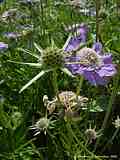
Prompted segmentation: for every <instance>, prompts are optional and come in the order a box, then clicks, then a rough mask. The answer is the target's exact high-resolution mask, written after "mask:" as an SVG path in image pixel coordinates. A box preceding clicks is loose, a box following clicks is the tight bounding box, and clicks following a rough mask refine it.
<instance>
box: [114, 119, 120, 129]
mask: <svg viewBox="0 0 120 160" xmlns="http://www.w3.org/2000/svg"><path fill="white" fill-rule="evenodd" d="M113 124H114V125H115V128H120V118H119V116H117V119H116V120H115V122H113Z"/></svg>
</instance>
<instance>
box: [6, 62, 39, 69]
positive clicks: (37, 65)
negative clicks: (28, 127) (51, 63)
mask: <svg viewBox="0 0 120 160" xmlns="http://www.w3.org/2000/svg"><path fill="white" fill-rule="evenodd" d="M8 62H11V63H16V64H23V65H29V66H32V67H38V68H40V67H41V66H42V64H40V63H24V62H16V61H11V60H8Z"/></svg>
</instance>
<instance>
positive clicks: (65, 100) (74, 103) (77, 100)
mask: <svg viewBox="0 0 120 160" xmlns="http://www.w3.org/2000/svg"><path fill="white" fill-rule="evenodd" d="M59 100H60V102H61V103H62V104H63V105H64V106H65V108H69V107H70V108H73V109H75V108H77V107H83V106H85V105H86V102H87V101H88V98H87V97H83V96H77V95H76V93H74V92H72V91H63V92H61V93H60V94H59Z"/></svg>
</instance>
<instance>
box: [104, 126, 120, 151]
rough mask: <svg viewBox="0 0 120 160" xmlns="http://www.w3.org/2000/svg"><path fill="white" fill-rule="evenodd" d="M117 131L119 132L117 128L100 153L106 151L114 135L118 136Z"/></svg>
mask: <svg viewBox="0 0 120 160" xmlns="http://www.w3.org/2000/svg"><path fill="white" fill-rule="evenodd" d="M119 130H120V128H119V127H118V128H117V129H116V130H115V132H114V134H113V136H112V138H111V139H110V140H109V141H108V142H107V144H106V145H105V146H104V148H103V150H102V152H104V151H105V149H106V147H107V146H108V145H109V144H111V143H112V141H113V140H114V139H115V137H116V135H117V134H118V132H119Z"/></svg>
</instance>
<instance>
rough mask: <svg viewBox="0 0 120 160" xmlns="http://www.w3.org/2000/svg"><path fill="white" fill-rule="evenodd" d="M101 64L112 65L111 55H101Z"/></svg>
mask: <svg viewBox="0 0 120 160" xmlns="http://www.w3.org/2000/svg"><path fill="white" fill-rule="evenodd" d="M102 58H103V62H104V63H105V64H112V55H111V54H107V55H103V56H102Z"/></svg>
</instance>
